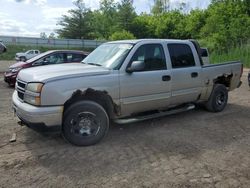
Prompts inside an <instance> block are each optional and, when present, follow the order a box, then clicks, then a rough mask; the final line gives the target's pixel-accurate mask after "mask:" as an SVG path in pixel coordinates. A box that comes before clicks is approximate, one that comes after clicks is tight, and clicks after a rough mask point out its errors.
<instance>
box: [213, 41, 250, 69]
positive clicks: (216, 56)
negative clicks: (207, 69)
mask: <svg viewBox="0 0 250 188" xmlns="http://www.w3.org/2000/svg"><path fill="white" fill-rule="evenodd" d="M238 60H240V61H241V62H242V63H243V65H244V67H247V68H250V44H248V45H244V46H242V47H237V48H232V49H229V50H228V52H224V53H218V52H216V51H214V52H213V53H212V54H211V55H210V61H211V63H221V62H225V61H238Z"/></svg>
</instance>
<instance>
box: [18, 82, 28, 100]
mask: <svg viewBox="0 0 250 188" xmlns="http://www.w3.org/2000/svg"><path fill="white" fill-rule="evenodd" d="M26 84H27V83H26V82H23V81H21V80H17V83H16V90H17V95H18V98H19V99H21V100H22V101H23V98H24V93H25V87H26Z"/></svg>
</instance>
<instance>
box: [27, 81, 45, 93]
mask: <svg viewBox="0 0 250 188" xmlns="http://www.w3.org/2000/svg"><path fill="white" fill-rule="evenodd" d="M42 88H43V83H29V84H27V86H26V90H28V91H32V92H35V93H40V92H41V91H42Z"/></svg>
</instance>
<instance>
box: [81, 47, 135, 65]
mask: <svg viewBox="0 0 250 188" xmlns="http://www.w3.org/2000/svg"><path fill="white" fill-rule="evenodd" d="M132 47H133V44H128V43H105V44H102V45H101V46H99V47H98V48H96V49H95V50H94V51H93V52H92V53H91V54H89V55H88V56H87V57H86V58H85V59H84V60H83V61H82V63H86V64H92V65H98V66H103V67H107V68H110V69H118V68H119V67H120V65H121V64H122V62H123V60H124V59H125V58H126V57H127V55H128V53H129V51H130V50H131V49H132Z"/></svg>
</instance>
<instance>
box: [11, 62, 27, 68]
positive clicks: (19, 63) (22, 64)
mask: <svg viewBox="0 0 250 188" xmlns="http://www.w3.org/2000/svg"><path fill="white" fill-rule="evenodd" d="M25 64H26V63H24V62H22V61H19V62H16V63H14V64H13V65H11V66H10V69H13V68H17V67H23V66H24V65H25Z"/></svg>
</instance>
